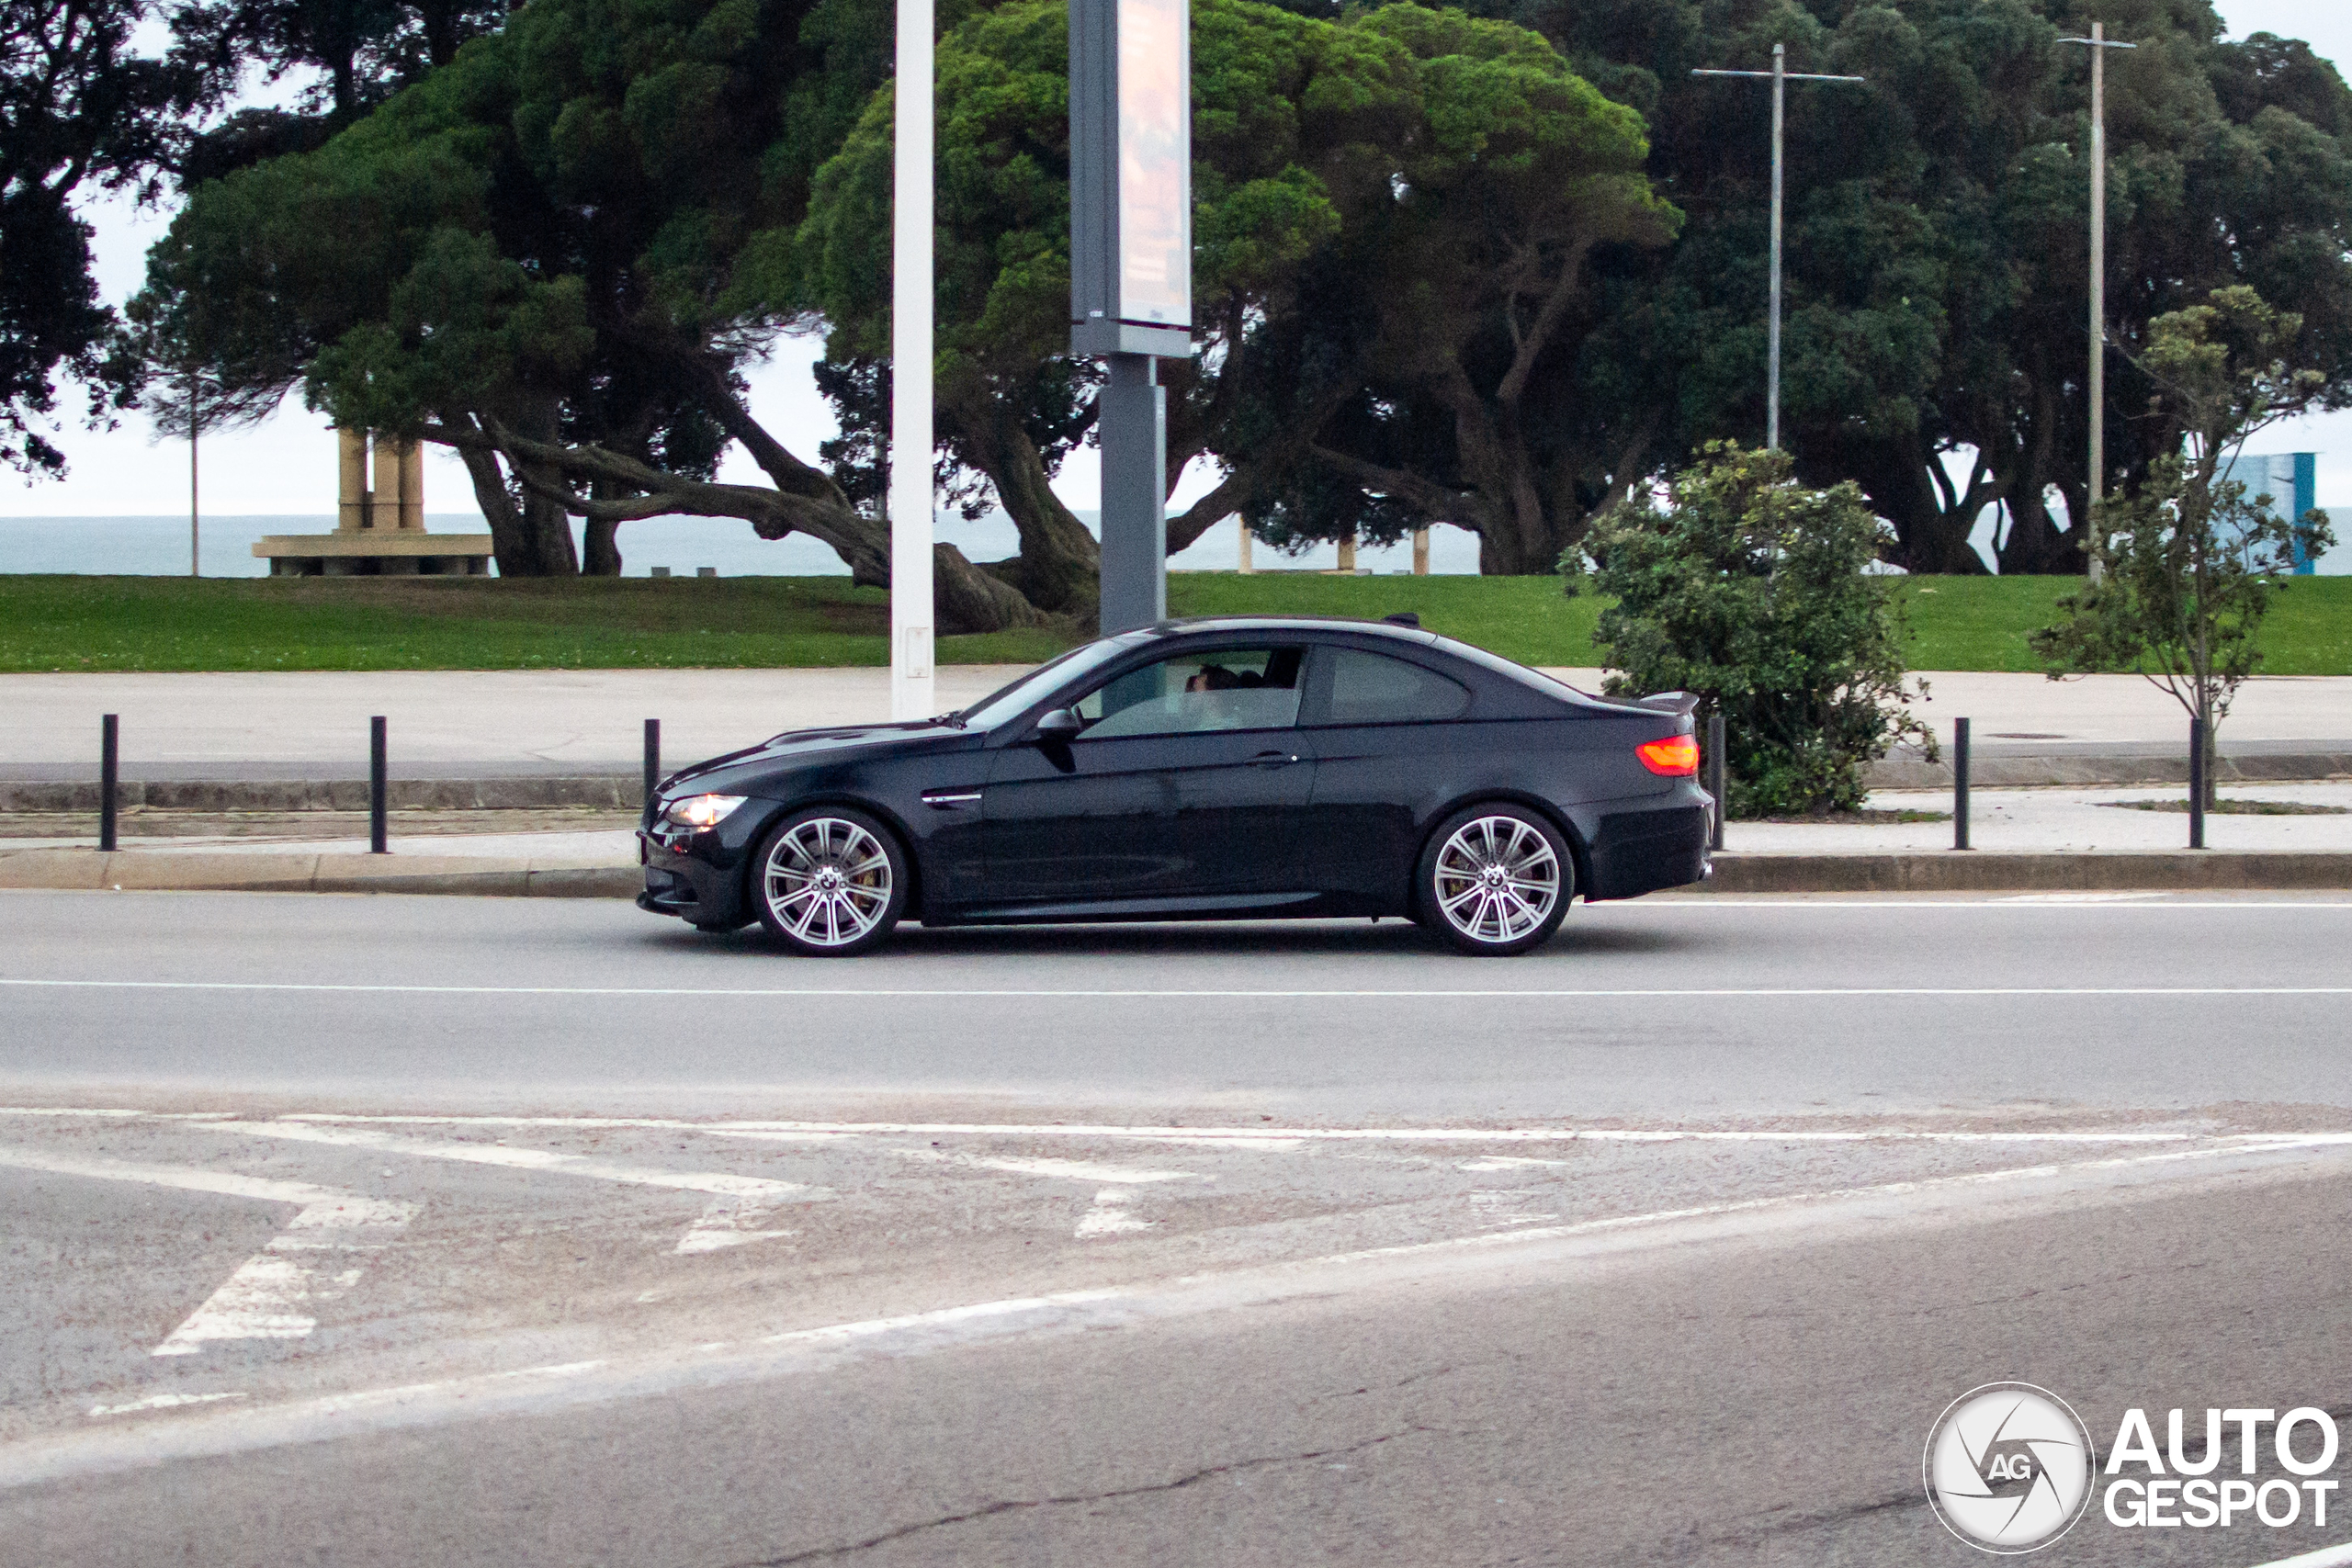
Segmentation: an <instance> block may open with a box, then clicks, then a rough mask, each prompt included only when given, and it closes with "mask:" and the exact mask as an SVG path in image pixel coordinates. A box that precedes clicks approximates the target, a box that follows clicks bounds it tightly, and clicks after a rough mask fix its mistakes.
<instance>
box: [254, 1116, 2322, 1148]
mask: <svg viewBox="0 0 2352 1568" xmlns="http://www.w3.org/2000/svg"><path fill="white" fill-rule="evenodd" d="M228 1114H229V1113H228V1112H221V1113H220V1115H222V1116H226V1115H228ZM265 1124H266V1125H268V1126H273V1127H276V1126H287V1125H289V1124H291V1125H314V1126H334V1127H363V1126H403V1127H551V1128H560V1129H571V1130H576V1131H588V1132H593V1131H611V1130H615V1129H627V1128H643V1129H650V1130H653V1131H658V1132H679V1133H706V1134H712V1135H714V1136H719V1137H754V1138H760V1139H764V1140H773V1141H778V1142H797V1141H799V1140H801V1139H803V1138H808V1139H812V1140H813V1139H826V1140H830V1139H838V1138H845V1137H859V1136H867V1135H873V1134H885V1135H888V1134H921V1135H924V1136H940V1135H951V1136H957V1137H963V1136H970V1137H1005V1138H1090V1139H1091V1138H1125V1139H1132V1140H1135V1141H1138V1142H1145V1143H1151V1144H1174V1145H1195V1146H1198V1147H1204V1148H1260V1147H1262V1148H1266V1149H1270V1150H1275V1151H1287V1150H1289V1149H1292V1148H1295V1147H1296V1146H1297V1145H1300V1144H1302V1143H1309V1142H1318V1141H1330V1142H1348V1141H1363V1142H1387V1143H1577V1142H1584V1143H1626V1144H1668V1143H1681V1142H1686V1141H1687V1142H1694V1143H1757V1144H1770V1143H1837V1144H1849V1143H1872V1142H1885V1143H1938V1144H2181V1143H2194V1142H2198V1141H2199V1140H2203V1139H2210V1138H2230V1137H2286V1138H2305V1137H2312V1136H2325V1135H2327V1134H2324V1133H2322V1134H2311V1133H2281V1134H2230V1133H2140V1132H2122V1131H2110V1130H2102V1129H2059V1130H2052V1131H2048V1132H2006V1133H1990V1132H1963V1131H1954V1130H1950V1129H1938V1128H1927V1129H1918V1128H1902V1127H1883V1128H1873V1129H1867V1130H1861V1131H1852V1132H1832V1131H1825V1130H1820V1129H1777V1130H1763V1131H1754V1130H1731V1129H1718V1128H1697V1127H1691V1128H1685V1127H1487V1128H1479V1127H1278V1126H1274V1125H1272V1124H1264V1125H1260V1126H1255V1127H1214V1126H1212V1127H1182V1126H1149V1125H1146V1126H1115V1125H1110V1124H1104V1123H1088V1122H1075V1123H1073V1122H1050V1123H1041V1122H693V1121H687V1120H684V1118H681V1117H675V1116H363V1115H354V1114H346V1113H344V1112H340V1111H295V1112H292V1113H289V1114H288V1115H286V1116H282V1117H279V1118H277V1119H276V1120H274V1121H272V1122H267V1123H255V1122H243V1123H240V1125H244V1126H255V1125H265ZM288 1135H292V1134H288ZM469 1146H473V1145H469Z"/></svg>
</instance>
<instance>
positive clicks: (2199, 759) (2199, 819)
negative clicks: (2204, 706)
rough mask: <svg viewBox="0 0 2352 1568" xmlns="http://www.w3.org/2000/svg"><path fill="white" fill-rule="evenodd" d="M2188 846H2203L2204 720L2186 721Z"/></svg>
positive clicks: (2191, 847) (2195, 847) (2193, 847)
mask: <svg viewBox="0 0 2352 1568" xmlns="http://www.w3.org/2000/svg"><path fill="white" fill-rule="evenodd" d="M2188 847H2189V848H2190V849H2192V850H2201V849H2203V848H2204V847H2205V721H2204V720H2203V719H2201V718H2192V719H2190V720H2189V721H2188Z"/></svg>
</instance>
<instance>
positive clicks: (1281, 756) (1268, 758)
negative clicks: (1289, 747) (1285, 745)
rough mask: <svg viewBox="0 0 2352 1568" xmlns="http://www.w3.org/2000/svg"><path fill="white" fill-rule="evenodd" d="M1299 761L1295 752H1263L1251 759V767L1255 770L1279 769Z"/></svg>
mask: <svg viewBox="0 0 2352 1568" xmlns="http://www.w3.org/2000/svg"><path fill="white" fill-rule="evenodd" d="M1295 761H1298V757H1297V754H1296V753H1295V752H1290V751H1261V752H1259V753H1258V754H1257V755H1256V756H1254V757H1252V758H1250V766H1251V767H1254V768H1279V767H1283V766H1284V765H1286V764H1288V763H1291V762H1295Z"/></svg>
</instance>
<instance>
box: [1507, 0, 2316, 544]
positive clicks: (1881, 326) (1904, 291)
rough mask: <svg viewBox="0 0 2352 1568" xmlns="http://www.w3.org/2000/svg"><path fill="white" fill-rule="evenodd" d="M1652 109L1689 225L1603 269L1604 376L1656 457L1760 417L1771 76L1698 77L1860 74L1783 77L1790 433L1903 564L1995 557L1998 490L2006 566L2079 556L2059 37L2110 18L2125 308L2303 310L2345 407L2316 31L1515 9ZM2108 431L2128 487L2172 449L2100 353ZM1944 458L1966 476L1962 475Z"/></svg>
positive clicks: (2107, 2)
mask: <svg viewBox="0 0 2352 1568" xmlns="http://www.w3.org/2000/svg"><path fill="white" fill-rule="evenodd" d="M1496 4H1497V6H1498V9H1499V10H1500V11H1501V13H1502V14H1505V15H1510V16H1512V17H1517V18H1519V19H1521V20H1523V21H1526V22H1528V23H1529V24H1530V25H1532V26H1536V27H1538V28H1542V29H1543V30H1544V31H1545V32H1546V33H1547V35H1548V36H1550V37H1551V38H1553V39H1555V41H1556V42H1557V43H1558V44H1559V45H1560V47H1561V48H1562V50H1563V51H1564V52H1566V55H1567V56H1568V58H1569V60H1570V61H1571V62H1574V63H1575V64H1576V66H1577V69H1579V70H1580V71H1582V72H1583V73H1586V74H1587V75H1588V76H1589V77H1590V78H1591V79H1592V80H1593V81H1594V82H1595V83H1597V84H1598V85H1600V87H1601V88H1602V89H1603V90H1604V91H1606V92H1608V93H1609V94H1610V95H1611V96H1613V97H1615V98H1617V99H1619V100H1620V101H1622V102H1625V103H1627V104H1630V105H1633V106H1634V107H1638V108H1640V109H1641V110H1642V111H1643V113H1644V114H1645V116H1647V118H1648V119H1649V123H1650V126H1651V135H1652V144H1651V153H1650V159H1649V165H1648V167H1649V172H1650V174H1651V175H1652V177H1653V178H1654V179H1655V180H1656V181H1657V185H1658V187H1659V189H1660V190H1661V191H1662V192H1663V193H1664V194H1665V195H1666V196H1667V197H1668V198H1669V199H1671V200H1672V201H1674V202H1675V203H1676V204H1677V205H1678V206H1679V207H1680V208H1682V209H1684V210H1685V211H1687V212H1688V213H1689V214H1690V222H1689V225H1688V226H1687V228H1686V229H1685V230H1684V231H1683V233H1682V235H1681V237H1680V239H1679V241H1678V242H1677V243H1676V244H1675V245H1674V246H1672V247H1671V248H1670V249H1668V250H1666V251H1663V252H1658V253H1648V254H1645V253H1636V252H1627V251H1618V252H1614V253H1611V254H1610V255H1608V256H1606V257H1604V258H1603V261H1604V266H1603V271H1604V274H1605V276H1606V278H1607V281H1606V283H1605V284H1604V287H1603V294H1604V299H1605V307H1604V314H1605V315H1606V316H1607V318H1608V325H1607V327H1606V328H1605V329H1604V330H1603V331H1602V333H1600V334H1599V335H1598V336H1597V338H1596V340H1595V342H1594V344H1593V345H1592V350H1591V353H1590V355H1589V359H1588V361H1587V363H1586V367H1585V373H1586V374H1589V375H1592V376H1595V377H1600V378H1607V379H1608V380H1609V381H1610V382H1611V384H1614V385H1618V386H1620V387H1622V388H1623V389H1624V391H1623V395H1624V397H1625V398H1626V400H1628V401H1629V402H1631V403H1633V404H1635V405H1638V406H1641V407H1644V408H1647V409H1652V410H1655V411H1657V413H1658V415H1659V416H1660V417H1659V423H1658V426H1657V438H1656V442H1655V444H1654V446H1653V447H1652V450H1651V452H1650V454H1649V457H1650V460H1651V461H1652V462H1653V463H1654V464H1655V465H1657V466H1659V467H1666V468H1671V467H1675V466H1679V464H1680V463H1681V462H1682V461H1683V460H1685V459H1686V458H1687V456H1688V455H1689V454H1690V453H1691V451H1692V450H1694V449H1695V447H1696V446H1697V445H1698V444H1700V443H1702V442H1704V441H1706V440H1709V439H1713V438H1718V437H1724V436H1734V437H1739V438H1743V439H1749V440H1752V439H1754V438H1755V435H1756V434H1757V433H1758V432H1759V431H1760V430H1761V428H1762V425H1763V407H1762V403H1763V381H1764V377H1763V357H1764V329H1763V309H1762V306H1763V300H1764V296H1765V252H1766V224H1765V214H1766V209H1767V181H1768V177H1769V163H1768V158H1767V149H1768V120H1767V114H1768V112H1769V111H1768V107H1767V95H1766V93H1765V92H1764V91H1763V89H1762V88H1761V87H1760V86H1759V85H1758V84H1755V83H1752V82H1751V83H1725V82H1722V81H1719V80H1702V79H1695V78H1693V77H1692V76H1691V71H1692V69H1694V68H1697V67H1702V66H1734V67H1746V68H1759V67H1765V66H1768V65H1769V64H1770V55H1771V46H1772V45H1773V44H1774V43H1776V42H1777V43H1784V44H1786V45H1787V46H1788V50H1789V55H1790V68H1791V69H1792V70H1803V71H1835V72H1845V73H1856V74H1860V75H1864V76H1867V77H1868V78H1869V79H1870V80H1869V84H1868V85H1867V86H1866V87H1862V88H1858V89H1857V88H1844V87H1835V88H1821V87H1797V88H1792V89H1791V95H1790V117H1789V130H1788V145H1789V173H1788V181H1789V186H1788V188H1789V220H1788V288H1789V302H1788V334H1787V344H1786V368H1785V379H1784V386H1785V389H1786V407H1785V410H1784V414H1783V425H1784V429H1783V434H1784V440H1785V441H1786V442H1787V443H1788V445H1789V446H1791V448H1792V451H1793V452H1794V453H1795V455H1796V457H1797V459H1798V463H1799V467H1800V470H1801V471H1802V472H1803V473H1804V475H1805V476H1806V477H1807V479H1809V480H1811V481H1813V482H1816V483H1824V484H1826V483H1830V482H1834V481H1837V480H1839V479H1855V480H1856V481H1858V482H1859V483H1860V485H1861V486H1862V488H1863V490H1864V491H1866V493H1868V495H1869V496H1870V498H1871V504H1872V505H1873V506H1875V507H1876V508H1877V509H1878V510H1879V511H1880V512H1881V513H1883V514H1884V515H1885V516H1886V517H1888V518H1889V519H1891V520H1892V521H1893V522H1894V525H1895V527H1896V530H1897V533H1898V542H1897V544H1896V546H1895V547H1894V549H1893V551H1892V554H1893V555H1894V558H1896V559H1898V560H1899V561H1901V562H1902V563H1903V564H1905V565H1907V566H1910V567H1912V568H1913V569H1914V570H1931V571H1970V570H1982V568H1981V565H1980V563H1979V561H1978V559H1977V558H1976V556H1975V554H1974V552H1973V550H1971V549H1970V548H1969V547H1968V544H1967V539H1968V535H1969V533H1970V531H1971V529H1972V527H1973V525H1975V524H1976V522H1977V520H1978V518H1979V516H1980V515H1981V514H1982V513H1984V511H1985V508H1987V507H1988V506H1992V505H1995V504H1996V503H1997V504H2000V505H2002V506H2004V507H2005V508H2006V509H2007V515H2008V517H2009V519H2010V522H2009V526H2008V527H2007V531H2006V535H2005V536H2004V538H2003V539H2002V541H2001V546H2000V558H2001V565H2002V568H2003V570H2075V569H2078V568H2079V566H2080V563H2081V554H2080V550H2079V547H2078V536H2069V535H2066V534H2062V533H2061V532H2060V531H2059V526H2058V524H2057V520H2056V517H2055V516H2054V515H2053V508H2052V495H2053V494H2054V495H2055V496H2056V497H2058V498H2060V499H2061V500H2062V501H2063V508H2062V509H2061V510H2063V513H2064V515H2065V516H2068V517H2075V518H2079V517H2081V516H2083V515H2084V514H2085V512H2086V505H2087V502H2088V497H2087V494H2086V474H2085V460H2084V452H2085V447H2086V441H2087V436H2088V425H2087V423H2086V415H2087V409H2086V398H2085V376H2084V369H2085V361H2086V334H2085V328H2084V320H2083V317H2084V301H2085V299H2086V293H2087V275H2086V237H2085V235H2086V229H2085V225H2086V210H2087V193H2088V186H2089V179H2088V164H2087V158H2086V154H2087V148H2088V129H2087V118H2088V85H2087V80H2088V67H2087V61H2086V51H2083V50H2082V49H2080V48H2079V47H2073V46H2064V45H2061V44H2060V43H2059V42H2058V39H2059V38H2060V37H2061V36H2062V35H2075V34H2084V33H2087V32H2088V31H2089V27H2090V23H2091V22H2092V21H2093V20H2095V19H2097V20H2103V21H2105V23H2106V24H2107V30H2108V36H2109V37H2110V38H2115V39H2125V40H2130V41H2133V42H2136V43H2137V44H2138V45H2139V46H2140V47H2139V48H2137V49H2136V50H2134V51H2129V52H2119V53H2116V54H2113V55H2112V56H2111V57H2110V58H2109V62H2108V116H2109V151H2110V165H2111V174H2110V185H2109V202H2110V207H2109V278H2108V299H2109V329H2110V333H2111V334H2112V335H2113V337H2114V339H2115V340H2116V341H2117V342H2118V343H2119V344H2120V346H2121V347H2123V348H2127V349H2128V348H2130V347H2131V345H2133V344H2137V343H2139V342H2140V341H2142V340H2143V338H2144V336H2145V333H2146V331H2147V324H2148V323H2149V322H2151V321H2154V319H2155V318H2157V317H2159V316H2161V315H2163V314H2165V313H2166V312H2167V311H2171V310H2177V309H2180V308H2182V307H2183V306H2186V305H2188V304H2192V303H2195V302H2197V301H2199V300H2201V299H2203V298H2204V297H2205V296H2206V294H2207V293H2208V292H2209V291H2210V290H2211V289H2213V288H2219V287H2223V286H2226V285H2229V284H2233V283H2250V284H2253V285H2254V286H2255V287H2256V288H2259V289H2260V290H2261V291H2262V293H2263V294H2264V295H2265V297H2266V298H2268V299H2272V300H2274V301H2276V302H2277V303H2278V305H2279V306H2280V307H2281V308H2282V309H2286V310H2292V311H2294V312H2296V313H2297V314H2299V315H2300V317H2301V322H2302V325H2301V344H2299V349H2298V360H2299V363H2302V364H2306V365H2311V366H2314V367H2319V368H2320V369H2321V370H2322V371H2323V373H2324V375H2325V376H2326V377H2327V378H2328V389H2327V391H2326V393H2325V395H2324V398H2323V400H2322V401H2323V403H2324V405H2325V406H2343V405H2344V404H2345V403H2346V401H2347V400H2352V264H2347V262H2346V256H2347V254H2352V142H2347V141H2346V133H2347V131H2352V94H2347V93H2346V88H2345V85H2344V84H2343V82H2342V81H2341V79H2340V78H2339V77H2338V76H2337V75H2336V73H2335V70H2334V69H2333V68H2332V67H2330V66H2329V65H2328V64H2327V63H2326V62H2323V61H2320V60H2317V59H2315V58H2314V57H2313V56H2312V53H2311V51H2310V50H2309V49H2308V48H2307V47H2306V46H2304V45H2302V44H2300V43H2296V42H2292V41H2288V40H2281V39H2275V38H2270V37H2267V36H2263V35H2257V36H2256V37H2254V38H2252V39H2247V40H2245V41H2244V42H2237V43H2223V42H2220V41H2218V40H2219V38H2220V34H2221V31H2222V28H2221V23H2220V21H2219V18H2218V17H2216V15H2215V13H2214V11H2213V9H2212V7H2211V6H2210V5H2209V4H2207V3H2206V0H1878V3H1874V4H1852V3H1849V0H1838V3H1831V0H1813V3H1805V4H1801V3H1798V0H1575V3H1573V4H1569V3H1566V0H1496ZM2152 391H2153V389H2152V388H2150V387H2149V385H2148V384H2147V383H2146V382H2145V380H2144V379H2143V378H2140V377H2139V375H2138V374H2137V372H2136V371H2134V370H2133V369H2132V368H2131V365H2130V364H2129V362H2128V360H2127V359H2126V358H2125V357H2123V356H2122V355H2120V354H2118V355H2111V356H2110V358H2109V399H2110V402H2109V414H2108V417H2109V427H2108V442H2107V449H2108V452H2109V456H2110V457H2111V459H2112V460H2113V462H2114V464H2115V466H2116V468H2117V470H2118V473H2119V474H2121V475H2127V476H2136V475H2138V474H2140V473H2142V472H2143V471H2144V470H2145V468H2146V466H2147V464H2148V462H2149V461H2150V460H2151V458H2152V457H2154V456H2156V455H2158V454H2160V453H2162V452H2164V451H2166V450H2168V449H2169V446H2168V444H2174V443H2177V430H2176V429H2175V428H2173V427H2172V426H2171V425H2170V424H2169V423H2167V417H2166V416H2165V415H2164V414H2163V413H2162V412H2161V411H2160V412H2159V413H2158V414H2157V416H2156V417H2155V418H2154V419H2153V420H2151V419H2145V418H2143V417H2142V415H2141V412H2140V411H2142V410H2143V409H2145V408H2146V407H2147V405H2148V400H2149V397H2150V394H2151V392H2152ZM1948 464H1949V465H1952V466H1956V467H1958V468H1960V470H1961V471H1960V473H1959V474H1949V473H1948V472H1947V467H1948Z"/></svg>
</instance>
